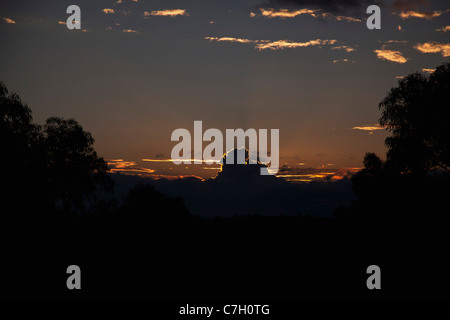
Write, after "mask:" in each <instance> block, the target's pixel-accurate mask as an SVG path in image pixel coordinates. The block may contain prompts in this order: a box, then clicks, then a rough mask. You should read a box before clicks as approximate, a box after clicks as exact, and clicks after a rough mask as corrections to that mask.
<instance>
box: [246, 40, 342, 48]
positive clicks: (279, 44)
mask: <svg viewBox="0 0 450 320" xmlns="http://www.w3.org/2000/svg"><path fill="white" fill-rule="evenodd" d="M336 42H337V40H321V39H315V40H310V41H306V42H292V41H289V40H278V41H272V42H262V43H258V44H257V45H256V46H255V49H258V50H266V49H270V50H280V49H285V48H302V47H309V46H321V45H330V44H335V43H336Z"/></svg>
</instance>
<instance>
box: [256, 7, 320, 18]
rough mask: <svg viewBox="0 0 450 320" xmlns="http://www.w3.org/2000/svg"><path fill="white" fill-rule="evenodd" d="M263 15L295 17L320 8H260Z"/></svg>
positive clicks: (269, 16) (268, 16)
mask: <svg viewBox="0 0 450 320" xmlns="http://www.w3.org/2000/svg"><path fill="white" fill-rule="evenodd" d="M259 11H260V12H261V15H262V16H264V17H267V18H282V19H284V18H294V17H297V16H299V15H302V14H309V15H311V14H313V13H314V12H317V11H319V10H311V9H300V10H288V9H278V10H275V9H273V8H267V9H263V8H261V9H259Z"/></svg>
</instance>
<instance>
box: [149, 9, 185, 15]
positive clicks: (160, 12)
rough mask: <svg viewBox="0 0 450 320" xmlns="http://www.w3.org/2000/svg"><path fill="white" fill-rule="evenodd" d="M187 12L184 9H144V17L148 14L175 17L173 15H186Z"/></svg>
mask: <svg viewBox="0 0 450 320" xmlns="http://www.w3.org/2000/svg"><path fill="white" fill-rule="evenodd" d="M186 15H187V12H186V10H185V9H166V10H155V11H151V12H148V11H145V12H144V17H149V16H160V17H175V16H186Z"/></svg>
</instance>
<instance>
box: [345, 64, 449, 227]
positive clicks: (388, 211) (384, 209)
mask: <svg viewBox="0 0 450 320" xmlns="http://www.w3.org/2000/svg"><path fill="white" fill-rule="evenodd" d="M448 101H450V63H445V64H443V65H441V66H439V67H437V68H436V70H435V71H434V72H433V73H432V74H431V75H430V76H429V77H425V76H423V75H421V74H418V73H413V74H410V75H408V76H407V77H405V78H403V79H402V80H400V81H399V84H398V86H397V87H395V88H393V89H391V90H390V92H389V93H388V95H387V96H386V97H385V98H384V99H383V101H382V102H381V103H380V104H379V108H380V109H381V111H382V116H381V118H380V119H379V123H380V125H381V126H385V127H386V128H387V129H388V130H389V131H390V132H391V133H392V135H391V136H390V137H388V138H386V140H385V143H386V145H387V147H388V151H387V157H386V158H387V159H386V161H382V160H381V159H380V158H379V157H378V156H377V155H375V154H373V153H367V154H366V155H365V157H364V169H363V170H361V171H360V172H358V173H357V174H356V175H355V176H354V177H353V180H352V181H353V190H354V192H355V195H356V196H357V198H358V201H356V202H354V203H353V205H352V208H353V212H358V213H361V214H363V215H364V216H365V217H371V218H373V217H375V218H377V219H381V220H385V219H389V220H391V221H392V220H393V219H395V220H397V221H399V222H400V221H402V222H404V221H406V220H408V221H412V220H415V221H423V220H427V221H433V219H440V220H445V221H447V220H448V218H447V216H446V215H442V214H440V212H441V208H442V207H443V206H445V205H446V204H445V199H446V196H445V192H448V189H449V184H450V183H449V181H450V179H449V178H450V177H449V173H450V170H449V168H450V156H449V149H450V139H448V132H447V131H448V129H447V126H448V125H447V121H448V120H447V119H448V117H449V116H450V110H449V108H448ZM446 190H447V191H446Z"/></svg>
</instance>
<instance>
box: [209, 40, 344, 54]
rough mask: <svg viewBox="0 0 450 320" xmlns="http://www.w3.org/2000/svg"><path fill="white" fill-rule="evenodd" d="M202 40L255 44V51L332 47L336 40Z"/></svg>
mask: <svg viewBox="0 0 450 320" xmlns="http://www.w3.org/2000/svg"><path fill="white" fill-rule="evenodd" d="M204 39H206V40H209V41H217V42H237V43H252V44H255V49H257V50H260V51H261V50H282V49H285V48H300V47H309V46H322V45H333V44H335V43H336V42H337V40H322V39H315V40H310V41H306V42H294V41H290V40H277V41H270V40H251V39H245V38H235V37H221V38H218V37H204Z"/></svg>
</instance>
